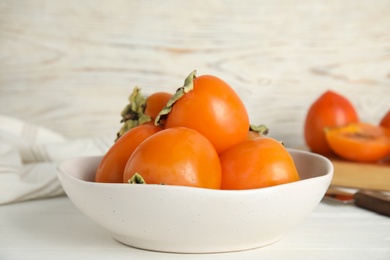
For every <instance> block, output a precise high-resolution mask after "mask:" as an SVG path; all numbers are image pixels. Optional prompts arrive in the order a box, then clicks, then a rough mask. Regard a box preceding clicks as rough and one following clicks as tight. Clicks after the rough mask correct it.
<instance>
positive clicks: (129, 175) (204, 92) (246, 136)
mask: <svg viewBox="0 0 390 260" xmlns="http://www.w3.org/2000/svg"><path fill="white" fill-rule="evenodd" d="M129 101H130V102H129V104H128V105H127V106H126V107H125V108H124V110H123V111H122V114H121V115H122V123H123V126H122V128H121V129H120V131H119V132H118V135H117V139H116V141H115V143H114V144H113V145H112V147H111V148H110V149H109V151H108V152H107V153H106V154H105V155H104V157H103V158H102V160H101V162H100V164H99V167H98V169H97V171H96V176H95V181H96V182H102V183H131V184H139V183H141V184H160V185H179V186H191V187H199V188H210V189H224V190H241V189H255V188H262V187H269V186H274V185H279V184H283V183H289V182H294V181H298V180H299V175H298V172H297V169H296V167H295V164H294V161H293V159H292V157H291V156H290V154H289V152H288V150H287V149H286V148H285V147H284V145H283V143H282V142H280V141H278V140H275V139H273V138H270V137H267V136H266V134H267V131H268V129H267V128H266V127H265V126H264V125H259V126H255V125H252V124H250V122H249V116H248V112H247V109H246V107H245V105H244V103H243V102H242V100H241V99H240V98H239V96H238V95H237V94H236V92H235V91H234V90H233V89H232V88H231V87H230V86H229V85H228V84H227V83H226V82H224V81H223V80H222V79H220V78H218V77H215V76H212V75H202V76H199V77H197V76H196V73H195V71H194V72H192V73H190V75H189V76H188V77H187V78H186V79H185V81H184V84H183V86H182V87H180V88H179V89H178V90H177V91H176V92H175V93H166V92H156V93H153V94H151V95H149V96H147V97H145V96H143V95H142V94H141V90H140V89H139V88H137V87H136V88H134V90H133V93H132V94H131V95H130V97H129ZM305 140H306V142H307V145H308V146H309V148H310V149H311V151H313V152H315V153H319V154H323V155H330V154H337V155H338V156H340V157H342V158H345V159H348V160H352V161H359V162H376V161H380V160H383V159H384V158H385V157H386V156H388V155H389V154H390V112H389V113H387V115H386V116H385V117H384V118H383V120H382V122H381V123H380V125H372V124H368V123H363V122H360V121H359V119H358V115H357V113H356V110H355V109H354V107H353V106H352V105H351V103H350V102H349V101H348V100H347V99H346V98H344V97H342V96H341V95H339V94H337V93H335V92H332V91H327V92H326V93H324V94H323V95H322V96H321V97H319V99H318V100H316V101H315V102H314V103H313V104H312V106H311V107H310V109H309V111H308V114H307V116H306V121H305Z"/></svg>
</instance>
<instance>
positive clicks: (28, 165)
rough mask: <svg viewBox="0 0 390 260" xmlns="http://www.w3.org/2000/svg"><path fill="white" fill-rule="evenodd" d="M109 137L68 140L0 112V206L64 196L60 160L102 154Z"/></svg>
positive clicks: (108, 145) (108, 144) (111, 141)
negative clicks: (60, 179)
mask: <svg viewBox="0 0 390 260" xmlns="http://www.w3.org/2000/svg"><path fill="white" fill-rule="evenodd" d="M112 144H113V138H112V137H102V138H94V139H92V138H91V139H86V138H85V139H76V140H68V139H67V138H65V137H64V136H62V135H61V134H58V133H56V132H54V131H51V130H50V129H47V128H44V127H40V126H36V125H32V124H29V123H27V122H24V121H21V120H18V119H15V118H11V117H7V116H3V115H0V205H1V204H9V203H15V202H21V201H26V200H32V199H43V198H49V197H54V196H60V195H64V191H63V189H62V187H61V184H60V182H59V180H58V179H57V165H58V163H59V162H60V161H62V160H65V159H67V158H70V157H75V156H94V155H103V154H104V153H105V152H106V151H107V150H108V149H109V147H110V146H111V145H112Z"/></svg>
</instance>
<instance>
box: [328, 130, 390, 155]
mask: <svg viewBox="0 0 390 260" xmlns="http://www.w3.org/2000/svg"><path fill="white" fill-rule="evenodd" d="M325 136H326V140H327V142H328V144H329V146H330V147H331V149H332V150H333V151H334V153H335V154H337V155H338V156H340V157H341V158H344V159H347V160H350V161H356V162H376V161H379V160H381V159H383V158H385V157H386V156H388V155H390V129H387V128H385V127H381V126H376V125H372V124H368V123H353V124H349V125H347V126H344V127H335V128H327V129H325Z"/></svg>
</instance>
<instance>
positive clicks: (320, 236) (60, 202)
mask: <svg viewBox="0 0 390 260" xmlns="http://www.w3.org/2000/svg"><path fill="white" fill-rule="evenodd" d="M0 232H1V236H0V259H2V260H11V259H31V260H32V259H36V260H42V259H82V260H89V259H91V260H96V259H118V260H119V259H232V260H233V259H283V260H284V259H318V260H322V259H353V260H356V259H370V260H371V259H373V260H374V259H383V260H386V259H390V220H389V218H388V217H384V216H380V215H377V214H375V213H372V212H369V211H365V210H362V209H359V208H356V207H354V206H352V205H339V204H333V203H328V202H321V203H320V205H319V206H318V207H317V209H316V210H315V211H314V212H313V213H312V214H311V215H310V217H309V218H308V219H306V220H305V221H304V222H303V223H301V224H300V225H299V226H298V227H297V228H295V229H294V230H292V231H291V232H290V233H288V234H287V235H286V236H285V237H284V238H283V239H282V240H280V241H279V242H277V243H275V244H272V245H270V246H267V247H263V248H259V249H254V250H248V251H242V252H234V253H223V254H198V255H192V254H168V253H158V252H151V251H145V250H140V249H135V248H131V247H128V246H125V245H123V244H120V243H118V242H116V241H115V240H114V239H113V238H112V237H111V236H110V235H109V234H108V233H107V232H106V231H105V230H103V229H102V228H101V227H100V226H97V225H96V224H94V223H93V222H92V221H91V220H90V219H88V218H87V217H85V216H84V215H83V214H82V213H81V212H79V210H78V209H76V208H75V207H74V206H73V204H72V203H71V202H70V200H69V199H68V198H66V197H61V198H54V199H48V200H41V201H33V202H25V203H19V204H13V205H7V206H2V207H0Z"/></svg>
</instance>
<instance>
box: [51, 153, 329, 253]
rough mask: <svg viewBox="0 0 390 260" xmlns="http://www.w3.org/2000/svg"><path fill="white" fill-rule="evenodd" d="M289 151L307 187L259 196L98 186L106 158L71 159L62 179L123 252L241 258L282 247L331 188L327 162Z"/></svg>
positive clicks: (301, 185)
mask: <svg viewBox="0 0 390 260" xmlns="http://www.w3.org/2000/svg"><path fill="white" fill-rule="evenodd" d="M288 151H289V153H290V154H291V156H292V157H293V159H294V162H295V164H296V167H297V170H298V172H299V175H300V178H301V179H300V180H299V181H296V182H292V183H288V184H281V185H277V186H272V187H266V188H260V189H248V190H214V189H205V188H194V187H183V186H170V185H152V184H142V185H132V184H125V183H96V182H94V181H93V180H94V176H95V172H96V169H97V167H98V164H99V162H100V160H101V159H102V157H79V158H72V159H68V160H66V161H64V162H62V163H60V165H59V166H58V177H59V180H60V181H61V183H62V186H63V188H64V190H65V192H66V194H67V195H68V197H69V198H70V199H71V201H72V202H73V203H74V204H75V206H76V207H77V208H78V209H79V210H80V211H81V212H83V213H84V214H85V215H86V216H88V217H89V218H90V219H91V220H93V221H95V222H96V223H97V224H99V225H100V226H101V227H103V228H104V229H106V230H108V231H109V232H110V233H111V235H112V236H113V237H114V238H115V239H116V240H117V241H119V242H121V243H123V244H126V245H129V246H132V247H136V248H142V249H147V250H153V251H163V252H176V253H216V252H230V251H239V250H246V249H251V248H257V247H263V246H266V245H269V244H272V243H274V242H276V241H278V240H280V239H281V238H282V237H283V236H284V235H286V234H287V233H288V232H289V230H291V229H292V228H294V227H296V226H297V225H299V224H300V223H301V222H302V221H303V220H304V219H305V218H306V217H308V216H309V215H310V213H311V212H312V211H313V210H314V209H315V208H316V207H317V205H318V204H319V202H320V201H321V199H322V197H323V196H324V194H325V192H326V190H327V188H328V186H329V184H330V182H331V179H332V176H333V166H332V163H331V162H330V161H329V160H328V159H326V158H325V157H323V156H321V155H317V154H314V153H310V152H306V151H299V150H293V149H289V150H288Z"/></svg>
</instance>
